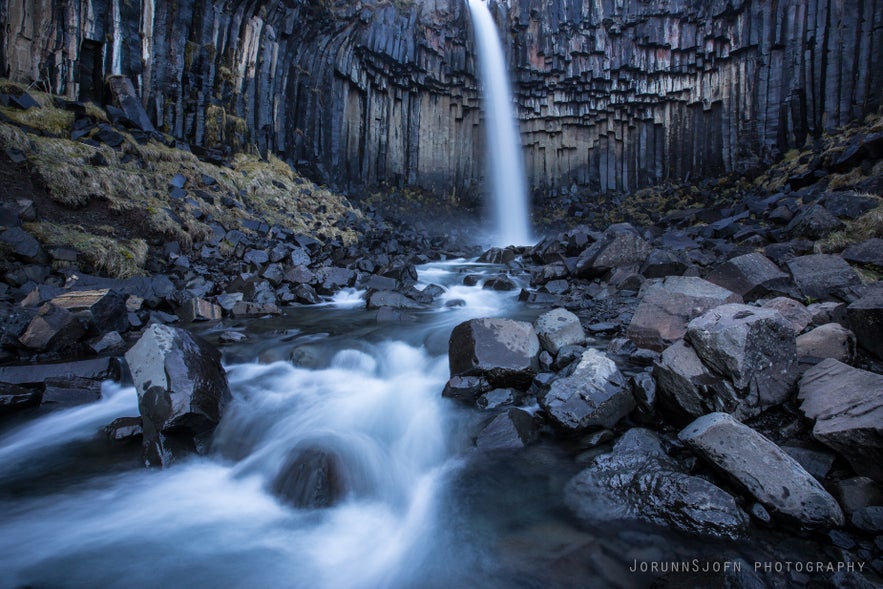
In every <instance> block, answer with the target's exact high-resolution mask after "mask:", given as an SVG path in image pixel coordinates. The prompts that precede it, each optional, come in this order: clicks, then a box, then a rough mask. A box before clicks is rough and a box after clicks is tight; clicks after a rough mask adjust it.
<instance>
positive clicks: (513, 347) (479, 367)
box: [448, 319, 540, 389]
mask: <svg viewBox="0 0 883 589" xmlns="http://www.w3.org/2000/svg"><path fill="white" fill-rule="evenodd" d="M539 353H540V342H539V340H538V339H537V335H536V332H535V331H534V328H533V326H532V325H531V324H530V323H525V322H523V321H514V320H511V319H471V320H469V321H466V322H464V323H461V324H459V325H458V326H456V327H455V328H454V330H453V331H452V332H451V337H450V340H449V342H448V358H449V363H450V369H451V376H484V377H485V378H487V380H488V382H490V383H491V385H493V386H494V387H502V388H506V387H515V388H518V389H526V388H527V387H528V386H529V385H530V381H531V379H532V378H533V376H534V375H535V374H536V372H537V370H538V368H539V361H538V356H539Z"/></svg>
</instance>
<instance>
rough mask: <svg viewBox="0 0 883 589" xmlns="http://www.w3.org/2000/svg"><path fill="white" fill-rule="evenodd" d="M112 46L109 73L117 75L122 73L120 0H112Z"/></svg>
mask: <svg viewBox="0 0 883 589" xmlns="http://www.w3.org/2000/svg"><path fill="white" fill-rule="evenodd" d="M112 10H113V12H112V13H111V14H112V18H113V46H112V47H113V48H112V50H111V62H110V73H111V74H113V75H114V76H119V75H121V74H122V73H123V24H122V23H123V17H122V14H121V13H120V0H113V8H112Z"/></svg>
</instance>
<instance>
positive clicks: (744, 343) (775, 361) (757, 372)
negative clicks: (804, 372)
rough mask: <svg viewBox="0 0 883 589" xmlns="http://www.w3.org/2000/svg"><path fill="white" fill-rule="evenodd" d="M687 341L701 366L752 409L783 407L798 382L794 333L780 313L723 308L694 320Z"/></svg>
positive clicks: (740, 306)
mask: <svg viewBox="0 0 883 589" xmlns="http://www.w3.org/2000/svg"><path fill="white" fill-rule="evenodd" d="M686 339H687V341H689V342H690V344H691V345H692V346H693V348H694V349H695V350H696V354H697V355H698V356H699V357H700V358H701V359H702V361H703V363H705V364H706V365H707V366H708V367H710V368H711V369H712V370H714V371H715V372H716V373H718V374H720V375H723V376H725V377H727V378H728V379H729V380H730V381H731V382H732V383H733V386H734V387H735V388H736V390H738V391H740V393H741V395H742V396H743V399H744V400H743V402H745V403H747V404H748V406H751V407H758V408H766V407H771V406H773V405H777V404H779V403H781V402H782V401H784V400H785V399H786V398H787V397H788V395H789V394H790V393H791V389H792V387H793V386H794V383H795V382H796V380H797V373H796V371H795V370H794V368H795V366H796V363H797V346H796V343H795V339H794V334H793V332H792V331H791V327H790V326H789V325H788V322H787V321H785V319H784V318H783V317H782V316H781V315H780V314H779V313H778V311H774V310H772V309H762V308H759V307H751V306H748V305H740V304H728V305H722V306H720V307H716V308H714V309H712V310H710V311H706V312H705V314H703V315H702V316H700V317H697V318H696V319H694V320H693V321H691V322H690V324H689V325H688V327H687V335H686Z"/></svg>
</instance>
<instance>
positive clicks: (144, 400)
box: [126, 324, 230, 466]
mask: <svg viewBox="0 0 883 589" xmlns="http://www.w3.org/2000/svg"><path fill="white" fill-rule="evenodd" d="M126 362H127V363H128V364H129V369H130V370H131V372H132V380H133V381H134V383H135V388H136V389H137V391H138V410H139V412H140V413H141V418H142V420H143V427H144V442H143V458H144V461H145V463H146V464H148V465H154V466H167V465H168V464H169V463H170V461H171V460H172V459H173V452H172V451H171V449H172V448H174V447H175V445H176V444H175V442H180V443H183V444H185V445H187V446H190V447H191V448H194V449H197V448H198V447H199V445H200V444H201V443H202V441H201V439H200V438H203V437H205V436H206V435H209V434H210V433H211V432H212V431H213V430H214V428H215V426H217V424H218V422H219V421H220V418H221V412H222V410H223V407H224V405H225V404H226V403H227V402H228V400H229V398H230V390H229V388H228V385H227V376H226V374H225V372H224V369H223V367H222V366H221V354H220V353H219V352H218V350H217V349H216V348H214V347H212V346H210V345H208V344H207V343H205V342H203V341H202V340H199V339H196V338H195V337H194V336H192V335H190V334H189V333H188V332H186V331H184V330H182V329H177V328H175V327H169V326H165V325H158V324H154V325H151V326H150V327H148V328H147V330H146V331H145V332H144V335H142V336H141V339H139V340H138V341H137V342H136V343H135V345H134V346H132V348H131V349H129V351H128V352H126Z"/></svg>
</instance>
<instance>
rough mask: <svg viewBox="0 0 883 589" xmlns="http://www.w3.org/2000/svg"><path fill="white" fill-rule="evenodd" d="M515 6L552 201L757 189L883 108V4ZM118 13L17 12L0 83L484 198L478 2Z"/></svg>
mask: <svg viewBox="0 0 883 589" xmlns="http://www.w3.org/2000/svg"><path fill="white" fill-rule="evenodd" d="M396 5H399V6H402V8H397V7H396ZM509 6H510V8H509V9H508V10H507V9H506V8H504V7H503V6H501V5H500V4H499V3H497V2H492V6H491V7H492V11H493V13H494V15H495V17H496V18H497V21H498V22H499V23H500V25H501V28H502V29H503V30H506V31H507V32H508V34H506V35H503V37H504V38H505V39H507V41H508V45H509V46H508V47H507V53H508V57H509V59H510V63H511V69H512V70H513V77H514V86H515V94H516V101H517V103H518V116H519V118H520V119H521V132H522V143H523V145H524V152H525V156H526V161H527V171H528V175H529V176H530V181H531V184H532V185H533V186H534V187H541V188H546V189H548V188H555V187H569V186H570V185H571V184H573V183H577V184H580V185H587V186H590V187H592V188H595V189H600V190H632V189H635V188H637V187H639V186H645V185H648V184H653V183H656V182H658V181H660V180H665V179H671V180H683V179H684V178H685V177H688V176H689V177H691V178H695V177H697V176H702V175H710V174H711V175H716V174H719V173H722V172H725V171H744V170H747V169H751V168H753V167H755V166H756V165H758V164H760V163H763V162H765V161H769V160H770V159H771V158H774V157H775V156H777V155H779V154H781V153H784V151H786V150H787V149H789V148H791V147H794V146H801V145H803V144H804V142H805V141H806V140H807V139H808V138H810V137H813V136H818V135H820V134H821V133H822V132H824V131H825V130H829V129H833V128H835V127H839V126H841V125H843V124H845V123H847V122H849V121H852V120H855V119H856V118H860V117H861V116H862V115H863V114H864V113H867V112H874V111H875V110H876V109H877V108H878V107H879V106H880V95H881V93H880V89H881V87H883V71H881V70H880V68H878V67H875V64H877V63H879V62H880V59H881V57H883V54H881V51H883V49H881V48H883V29H881V27H880V26H879V23H880V22H881V20H883V3H881V2H879V1H872V2H863V3H861V4H860V5H859V6H854V5H852V4H850V3H840V2H834V1H833V0H809V1H806V0H784V1H782V2H778V3H775V4H770V3H768V2H765V1H763V0H730V1H715V2H698V1H696V0H673V1H670V2H664V3H663V2H645V1H641V0H626V1H624V2H611V1H608V0H604V1H592V2H589V1H588V0H583V1H582V2H576V1H571V0H554V1H552V0H511V2H509ZM118 10H119V13H120V24H119V25H118V26H117V25H114V18H113V13H114V10H113V0H95V1H93V2H91V3H89V5H88V7H87V3H84V2H80V1H74V2H62V1H61V0H47V1H46V2H43V3H41V4H40V5H39V6H33V3H31V2H27V1H25V0H2V2H0V26H2V27H3V30H4V31H9V34H6V35H4V37H3V40H2V42H0V73H2V74H4V75H8V76H10V77H11V78H13V79H16V80H20V81H25V82H30V81H33V80H40V84H41V87H42V86H48V87H49V88H50V89H51V90H53V91H54V92H56V93H59V94H64V95H67V96H68V97H78V98H82V99H98V100H101V99H105V98H107V97H105V96H104V94H105V90H104V79H105V76H106V75H108V74H114V73H120V74H122V75H124V76H128V77H129V78H131V79H132V80H133V81H135V84H136V87H135V90H136V91H137V92H138V93H139V94H140V96H141V99H142V103H143V104H144V105H146V109H147V113H148V115H149V117H150V118H151V119H152V120H153V123H154V124H155V125H156V127H157V128H159V129H164V130H167V131H169V132H171V133H173V134H174V135H176V136H177V137H179V138H183V139H186V140H187V141H189V142H191V143H192V144H195V145H200V146H206V147H213V148H224V147H227V146H231V145H232V146H241V145H245V144H248V143H254V144H256V145H257V146H258V147H259V148H260V149H262V150H272V151H275V152H277V153H280V154H284V155H285V157H286V158H287V159H289V160H290V161H292V162H293V163H295V164H298V165H299V167H300V168H301V169H302V170H304V171H307V172H311V173H312V175H313V176H314V177H315V178H321V179H322V180H324V181H333V182H335V183H338V184H341V185H345V184H352V183H357V184H368V185H373V184H378V183H381V182H385V183H389V184H392V185H399V186H402V185H409V186H421V187H424V188H427V189H430V190H432V191H434V192H437V193H446V194H450V193H451V192H450V191H451V190H452V189H457V192H456V194H458V195H462V194H468V192H466V191H469V189H470V188H474V187H475V186H476V185H477V183H478V182H479V181H480V179H481V176H482V173H483V169H484V161H483V156H482V152H483V145H482V144H483V139H482V137H483V135H482V133H481V131H480V129H479V126H480V125H481V114H480V111H479V95H478V84H477V81H476V78H475V71H476V69H475V60H474V57H473V56H474V48H473V42H472V35H471V32H472V31H471V27H472V25H471V23H470V21H469V17H468V14H467V9H466V5H465V3H464V2H462V1H461V0H427V1H422V2H414V3H404V2H402V3H398V2H396V3H390V2H385V1H381V0H365V1H363V2H340V1H338V2H333V3H332V2H318V1H315V0H290V1H286V2H281V1H278V0H258V1H257V2H242V1H233V2H226V3H221V2H195V1H193V0H180V1H178V2H175V3H164V2H156V1H155V0H133V1H131V2H120V3H119V4H118ZM120 106H122V107H124V109H125V107H126V106H131V105H124V104H120ZM136 118H137V117H136Z"/></svg>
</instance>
